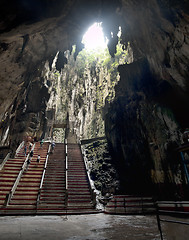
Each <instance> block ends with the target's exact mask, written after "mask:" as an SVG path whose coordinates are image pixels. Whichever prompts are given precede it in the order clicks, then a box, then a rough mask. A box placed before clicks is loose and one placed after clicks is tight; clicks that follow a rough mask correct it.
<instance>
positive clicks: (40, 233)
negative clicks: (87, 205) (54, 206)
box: [0, 213, 160, 240]
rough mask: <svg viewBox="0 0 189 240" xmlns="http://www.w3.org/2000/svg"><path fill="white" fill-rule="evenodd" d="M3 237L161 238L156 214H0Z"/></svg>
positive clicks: (78, 239) (69, 239)
mask: <svg viewBox="0 0 189 240" xmlns="http://www.w3.org/2000/svg"><path fill="white" fill-rule="evenodd" d="M0 222H1V224H0V239H1V240H12V239H14V240H25V239H27V240H30V239H32V240H38V239H40V240H51V239H52V240H59V239H61V240H109V239H112V240H114V239H115V240H123V239H128V240H138V239H140V240H159V239H160V235H159V231H158V227H157V222H156V217H155V216H121V215H120V216H119V215H106V214H103V213H100V214H91V215H69V216H68V217H66V216H5V217H0Z"/></svg>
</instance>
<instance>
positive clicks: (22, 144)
mask: <svg viewBox="0 0 189 240" xmlns="http://www.w3.org/2000/svg"><path fill="white" fill-rule="evenodd" d="M23 146H24V141H22V142H21V143H20V145H19V146H18V148H17V149H16V152H15V157H16V156H17V155H18V153H19V152H20V149H21V148H22V147H23Z"/></svg>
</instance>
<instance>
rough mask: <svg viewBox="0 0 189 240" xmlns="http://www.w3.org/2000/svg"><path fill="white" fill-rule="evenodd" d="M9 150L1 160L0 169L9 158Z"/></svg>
mask: <svg viewBox="0 0 189 240" xmlns="http://www.w3.org/2000/svg"><path fill="white" fill-rule="evenodd" d="M10 154H11V153H10V152H9V153H7V155H6V157H5V158H4V160H3V162H2V163H1V164H0V170H2V169H3V167H4V166H5V163H6V162H7V160H8V159H9V157H10Z"/></svg>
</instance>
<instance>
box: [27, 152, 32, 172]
mask: <svg viewBox="0 0 189 240" xmlns="http://www.w3.org/2000/svg"><path fill="white" fill-rule="evenodd" d="M32 157H33V150H31V151H30V155H29V157H28V160H27V166H26V171H27V170H28V168H29V165H30V163H31V159H32Z"/></svg>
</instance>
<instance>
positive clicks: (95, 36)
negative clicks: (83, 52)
mask: <svg viewBox="0 0 189 240" xmlns="http://www.w3.org/2000/svg"><path fill="white" fill-rule="evenodd" d="M82 43H83V44H84V45H85V48H86V49H89V50H90V49H93V50H94V49H98V48H102V49H104V48H106V47H107V43H108V39H107V38H106V39H105V37H104V33H103V30H102V27H101V23H97V22H95V23H94V24H93V25H92V26H91V27H89V28H88V30H87V32H86V33H85V34H84V36H83V40H82Z"/></svg>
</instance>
